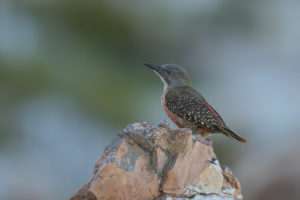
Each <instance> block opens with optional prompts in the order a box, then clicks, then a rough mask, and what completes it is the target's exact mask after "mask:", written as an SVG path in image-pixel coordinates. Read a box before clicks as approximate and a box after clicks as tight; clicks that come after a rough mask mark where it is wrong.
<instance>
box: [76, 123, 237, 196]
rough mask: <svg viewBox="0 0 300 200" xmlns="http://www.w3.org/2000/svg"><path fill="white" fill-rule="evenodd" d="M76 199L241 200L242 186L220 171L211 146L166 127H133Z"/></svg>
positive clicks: (116, 141) (109, 151)
mask: <svg viewBox="0 0 300 200" xmlns="http://www.w3.org/2000/svg"><path fill="white" fill-rule="evenodd" d="M70 199H71V200H110V199H120V200H127V199H128V200H135V199H137V200H140V199H146V200H147V199H149V200H150V199H151V200H152V199H156V200H159V199H161V200H163V199H165V200H171V199H172V200H175V199H176V200H183V199H194V200H202V199H203V200H241V199H242V195H241V188H240V183H239V181H238V180H237V179H236V178H235V177H234V176H233V174H232V172H231V170H230V169H229V168H228V167H223V168H222V167H221V166H220V164H219V161H218V160H217V158H216V155H215V154H214V152H213V148H212V142H211V141H209V140H207V139H205V138H202V137H201V136H198V135H194V134H192V131H191V130H189V129H177V130H172V129H171V127H170V126H169V125H168V124H166V123H161V124H159V125H151V124H148V123H134V124H131V125H128V127H127V128H125V129H124V130H123V131H122V132H121V133H119V134H118V136H116V137H115V138H114V139H113V141H112V142H111V144H110V145H108V146H107V147H106V149H105V150H104V152H103V154H102V156H101V158H100V159H99V160H98V161H97V162H96V165H95V170H94V176H93V178H92V179H91V180H90V181H89V182H88V183H86V184H85V185H83V186H82V187H81V188H80V189H79V190H78V191H77V192H76V193H75V194H74V195H73V196H72V197H71V198H70Z"/></svg>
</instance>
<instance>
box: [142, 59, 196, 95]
mask: <svg viewBox="0 0 300 200" xmlns="http://www.w3.org/2000/svg"><path fill="white" fill-rule="evenodd" d="M145 65H146V66H147V67H149V68H151V69H153V70H154V72H155V73H156V74H157V75H158V76H159V77H160V78H161V80H162V82H163V83H164V85H165V89H166V88H171V87H178V86H185V85H190V84H191V81H190V78H189V77H188V75H187V73H186V71H185V70H184V69H183V68H182V67H181V66H179V65H176V64H164V65H161V66H159V65H153V64H145Z"/></svg>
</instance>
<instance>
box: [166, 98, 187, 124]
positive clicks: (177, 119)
mask: <svg viewBox="0 0 300 200" xmlns="http://www.w3.org/2000/svg"><path fill="white" fill-rule="evenodd" d="M165 96H166V93H163V95H162V96H161V106H162V107H163V108H164V110H165V112H166V114H167V116H168V117H169V118H170V119H171V120H172V121H173V122H174V123H175V124H176V125H177V126H178V127H179V128H184V127H185V124H186V123H185V121H184V120H183V119H181V118H180V117H178V116H177V115H175V114H174V113H172V112H171V111H170V110H169V109H168V107H167V105H166V97H165Z"/></svg>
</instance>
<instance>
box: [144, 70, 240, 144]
mask: <svg viewBox="0 0 300 200" xmlns="http://www.w3.org/2000/svg"><path fill="white" fill-rule="evenodd" d="M145 65H146V66H148V67H150V68H152V69H153V70H154V71H155V72H156V73H157V74H158V75H159V76H160V78H161V79H162V81H163V83H164V86H165V87H164V92H163V95H162V102H161V103H162V106H163V108H164V110H165V111H166V113H167V115H168V116H169V117H170V119H171V120H172V121H173V122H174V123H175V124H176V125H177V126H178V127H180V128H190V129H191V130H193V131H194V132H196V133H198V134H200V135H202V136H203V137H204V136H207V135H209V134H211V133H218V132H219V133H223V134H224V135H226V136H229V137H231V138H234V139H236V140H238V141H239V142H243V143H245V142H246V140H245V139H244V138H242V137H240V136H238V135H237V134H236V133H234V132H233V131H231V130H230V129H229V127H228V126H227V125H226V124H225V122H224V121H223V119H222V117H221V116H220V115H219V114H218V113H217V111H216V110H215V109H214V108H213V107H212V106H210V105H209V103H208V102H207V101H206V100H205V98H204V97H203V96H202V95H201V94H200V93H199V92H198V91H197V90H195V89H194V88H192V86H191V84H190V79H189V77H188V76H187V74H186V72H185V70H184V69H183V68H182V67H180V66H178V65H175V64H166V65H162V66H158V65H152V64H145Z"/></svg>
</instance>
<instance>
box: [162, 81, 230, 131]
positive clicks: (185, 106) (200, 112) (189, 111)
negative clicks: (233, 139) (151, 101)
mask: <svg viewBox="0 0 300 200" xmlns="http://www.w3.org/2000/svg"><path fill="white" fill-rule="evenodd" d="M164 99H165V106H166V108H167V109H168V110H169V111H170V112H172V113H173V114H175V115H177V116H178V117H179V118H181V119H182V120H185V122H186V126H185V127H188V128H191V129H192V130H194V131H197V130H198V129H199V128H203V129H206V130H207V131H209V132H216V131H219V128H218V127H219V126H223V127H226V125H225V123H224V121H223V119H222V118H221V116H220V115H219V114H218V113H217V112H216V111H215V110H214V109H213V108H212V107H211V106H210V105H209V104H208V103H207V101H206V100H205V99H204V97H202V95H201V94H200V93H199V92H197V91H196V90H195V89H193V88H192V87H190V86H182V87H176V88H172V89H170V90H169V91H168V92H167V93H166V94H164Z"/></svg>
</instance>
